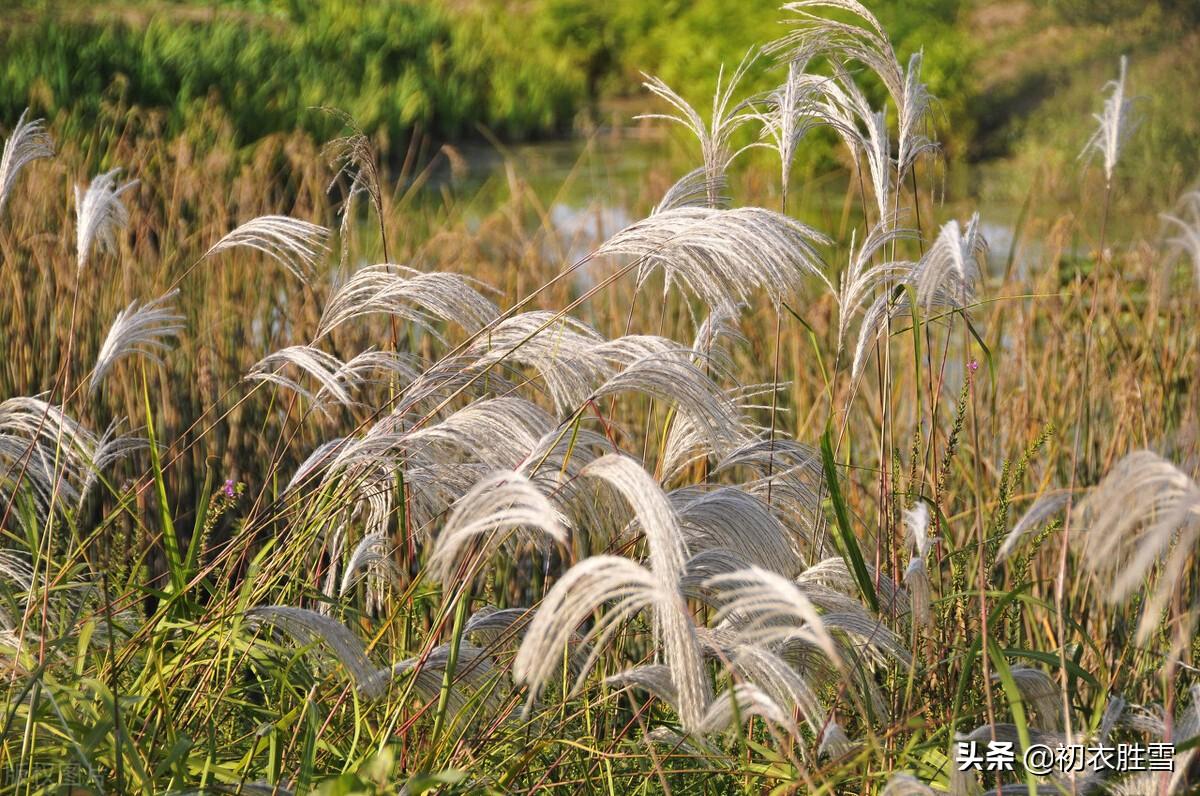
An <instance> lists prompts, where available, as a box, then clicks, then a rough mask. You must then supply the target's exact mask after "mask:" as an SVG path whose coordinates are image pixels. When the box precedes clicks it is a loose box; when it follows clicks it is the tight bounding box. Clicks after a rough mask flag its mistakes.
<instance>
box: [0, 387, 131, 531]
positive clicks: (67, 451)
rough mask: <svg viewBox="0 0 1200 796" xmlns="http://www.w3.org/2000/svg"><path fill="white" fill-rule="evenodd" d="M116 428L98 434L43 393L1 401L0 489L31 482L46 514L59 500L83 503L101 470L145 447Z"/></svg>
mask: <svg viewBox="0 0 1200 796" xmlns="http://www.w3.org/2000/svg"><path fill="white" fill-rule="evenodd" d="M115 430H116V425H115V424H114V425H112V426H110V427H109V429H108V430H106V431H105V433H104V434H103V435H100V436H97V435H96V434H95V433H93V432H92V431H91V430H89V429H88V428H86V427H85V426H84V425H83V424H82V423H79V422H78V421H76V420H75V419H74V418H72V417H70V416H69V415H67V414H66V413H65V412H63V410H62V409H61V407H59V406H56V405H52V404H49V403H47V402H46V401H44V400H42V399H40V398H31V397H17V398H9V399H8V400H7V401H4V402H2V403H0V468H2V469H0V494H2V495H7V496H9V497H11V495H12V494H14V493H15V492H16V491H17V490H18V489H20V488H21V487H23V486H24V487H27V488H28V489H29V490H30V492H31V494H32V496H33V498H34V502H35V504H36V507H37V510H38V511H39V513H40V515H41V518H42V519H47V518H48V517H49V516H50V514H51V513H53V512H54V511H56V510H58V509H60V508H61V505H59V504H58V503H57V499H62V500H63V501H65V502H68V503H73V504H75V505H76V506H77V507H78V506H79V505H82V503H83V501H84V499H85V498H86V497H87V494H88V491H89V490H90V488H91V487H92V486H93V485H94V484H95V483H96V481H97V479H98V476H99V473H100V472H102V471H103V470H105V469H106V468H108V467H109V466H111V465H112V464H113V463H115V462H117V461H119V460H120V459H122V458H124V457H125V456H127V455H128V454H130V453H132V452H133V451H135V450H138V449H139V448H141V447H144V446H145V440H141V439H137V438H134V437H129V436H120V435H117V434H116V433H115Z"/></svg>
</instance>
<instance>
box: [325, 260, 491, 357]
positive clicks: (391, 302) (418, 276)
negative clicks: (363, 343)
mask: <svg viewBox="0 0 1200 796" xmlns="http://www.w3.org/2000/svg"><path fill="white" fill-rule="evenodd" d="M479 284H480V283H479V282H477V281H475V280H472V279H468V278H467V277H463V276H459V275H458V274H447V273H424V272H421V271H417V270H415V269H412V268H405V267H404V266H400V265H391V264H388V263H384V264H381V265H369V266H365V267H363V268H360V269H358V270H357V271H355V272H354V274H352V275H351V276H350V278H349V279H348V280H346V282H345V283H344V284H342V285H340V286H339V287H338V288H337V290H336V291H334V294H333V296H331V297H330V299H329V301H328V302H326V304H325V309H324V311H323V312H322V314H321V322H320V324H319V326H318V328H317V339H318V340H319V339H320V338H321V337H324V336H325V335H327V334H329V333H330V332H331V331H333V330H334V329H336V328H337V327H339V326H341V325H342V324H344V323H346V322H348V321H350V320H353V319H355V318H360V317H363V316H366V315H372V314H376V313H383V314H388V315H393V316H395V317H398V318H401V319H403V320H406V321H409V322H411V323H415V324H417V325H419V326H421V327H422V328H424V329H427V330H429V331H430V332H431V333H434V334H437V332H436V329H435V328H434V325H435V323H436V322H437V321H444V322H448V323H454V324H458V325H459V326H461V327H463V328H464V329H466V330H467V331H468V332H476V331H478V330H479V329H482V328H483V327H484V326H486V325H487V324H489V323H492V322H493V321H495V319H496V318H497V317H498V314H499V313H498V311H497V310H496V305H495V304H493V303H492V302H491V301H489V300H488V299H486V298H484V296H483V294H481V293H480V292H479V290H477V289H476V285H479Z"/></svg>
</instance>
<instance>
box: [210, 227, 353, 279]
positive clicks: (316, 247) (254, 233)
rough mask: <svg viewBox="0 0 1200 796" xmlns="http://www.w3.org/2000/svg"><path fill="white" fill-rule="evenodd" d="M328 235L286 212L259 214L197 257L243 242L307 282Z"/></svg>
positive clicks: (214, 253) (213, 254) (243, 244)
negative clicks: (280, 213)
mask: <svg viewBox="0 0 1200 796" xmlns="http://www.w3.org/2000/svg"><path fill="white" fill-rule="evenodd" d="M328 236H329V230H327V229H325V227H322V226H320V225H318V224H312V223H309V222H308V221H301V220H300V219H297V218H290V217H288V216H259V217H258V218H254V219H251V220H250V221H247V222H246V223H244V224H242V225H241V226H239V227H237V228H236V229H234V230H233V231H232V232H230V233H228V234H227V235H225V236H224V237H223V238H221V239H220V240H219V241H217V242H216V243H214V244H213V245H212V247H211V248H210V249H209V250H208V251H206V252H205V253H204V255H203V256H202V257H201V259H208V258H210V257H213V256H215V255H217V254H220V253H222V252H227V251H230V250H231V249H236V248H238V247H240V246H244V247H246V248H249V249H254V250H255V251H258V252H262V253H263V254H265V255H266V256H268V257H270V258H271V259H272V260H275V262H277V263H279V264H280V265H282V266H283V267H284V268H286V269H287V270H288V271H289V272H291V273H292V274H293V275H294V276H295V277H296V278H297V279H299V280H300V281H301V282H309V281H311V280H312V277H313V275H314V273H315V272H316V267H317V263H318V262H319V261H320V258H321V256H322V255H323V254H324V253H325V251H326V247H325V239H326V238H327V237H328Z"/></svg>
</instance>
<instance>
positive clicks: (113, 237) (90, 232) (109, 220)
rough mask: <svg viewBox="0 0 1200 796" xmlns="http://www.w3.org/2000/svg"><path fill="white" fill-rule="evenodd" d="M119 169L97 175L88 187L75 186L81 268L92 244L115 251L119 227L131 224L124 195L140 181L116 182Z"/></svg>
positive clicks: (81, 268)
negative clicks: (122, 197) (122, 199)
mask: <svg viewBox="0 0 1200 796" xmlns="http://www.w3.org/2000/svg"><path fill="white" fill-rule="evenodd" d="M120 173H121V170H120V169H112V170H111V171H106V172H104V173H103V174H97V175H96V176H95V178H93V179H92V181H91V183H90V184H89V185H88V187H87V190H86V191H84V190H81V189H80V187H79V186H78V185H76V186H75V217H76V227H75V261H76V267H77V269H78V270H80V271H82V270H83V269H84V268H85V267H86V266H87V264H88V257H89V256H90V254H91V250H92V247H93V246H94V245H96V244H99V246H100V248H101V250H103V251H105V252H109V253H111V252H113V251H115V250H116V248H117V230H119V229H121V228H123V227H125V226H126V225H127V224H128V223H129V210H128V209H127V208H126V207H125V204H124V203H123V202H122V201H121V195H122V194H124V193H125V192H126V191H128V190H129V189H130V188H133V187H134V186H135V185H137V180H133V181H131V182H127V183H125V184H124V185H118V184H117V175H118V174H120Z"/></svg>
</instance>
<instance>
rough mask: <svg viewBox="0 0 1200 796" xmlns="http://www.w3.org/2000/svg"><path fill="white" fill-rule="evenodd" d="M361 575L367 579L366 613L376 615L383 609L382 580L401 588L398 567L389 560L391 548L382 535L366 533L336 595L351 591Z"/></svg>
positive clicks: (348, 563) (351, 557) (353, 552)
mask: <svg viewBox="0 0 1200 796" xmlns="http://www.w3.org/2000/svg"><path fill="white" fill-rule="evenodd" d="M364 576H366V578H367V610H368V611H370V612H377V611H379V610H380V609H381V608H382V607H383V590H382V589H381V588H380V583H381V581H388V582H390V583H391V584H392V585H394V586H396V587H397V588H399V587H400V585H401V578H400V568H399V567H398V566H396V562H395V561H393V560H392V555H391V545H389V544H388V540H387V536H386V535H385V534H384V533H382V532H379V531H374V532H372V533H368V534H366V535H364V536H363V538H362V539H360V540H359V542H358V544H357V545H355V546H354V550H353V551H352V552H351V553H350V559H349V561H347V562H346V571H345V573H343V575H342V583H341V586H340V587H339V588H338V594H339V595H344V594H345V593H346V592H348V591H350V589H351V588H352V587H353V586H354V584H355V583H357V582H358V581H359V580H361V579H362V578H363V577H364Z"/></svg>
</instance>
